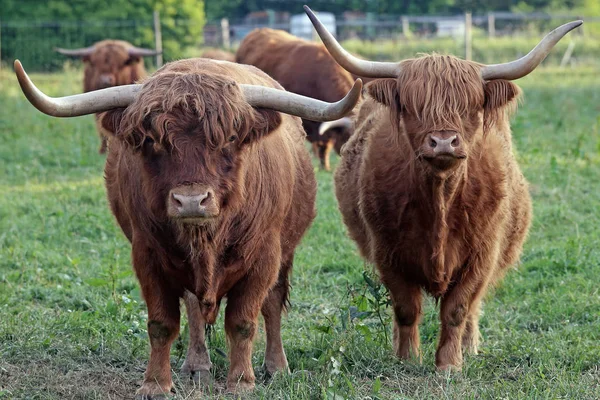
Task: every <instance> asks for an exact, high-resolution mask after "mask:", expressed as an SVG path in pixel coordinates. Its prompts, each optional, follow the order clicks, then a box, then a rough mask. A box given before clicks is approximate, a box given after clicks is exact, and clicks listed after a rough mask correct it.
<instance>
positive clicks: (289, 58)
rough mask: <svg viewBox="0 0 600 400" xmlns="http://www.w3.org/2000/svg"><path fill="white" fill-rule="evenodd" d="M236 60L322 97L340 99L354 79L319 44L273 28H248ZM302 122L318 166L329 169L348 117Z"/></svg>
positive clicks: (347, 127) (348, 123) (289, 88)
mask: <svg viewBox="0 0 600 400" xmlns="http://www.w3.org/2000/svg"><path fill="white" fill-rule="evenodd" d="M236 61H237V62H239V63H242V64H250V65H254V66H255V67H258V68H260V69H262V70H263V71H265V72H266V73H267V74H269V76H271V77H272V78H273V79H275V80H276V81H277V82H279V83H280V84H281V86H283V87H284V88H285V90H287V91H290V92H293V93H297V94H300V95H303V96H307V97H312V98H315V99H319V100H323V101H337V100H339V99H341V98H342V97H343V96H344V95H345V94H346V92H348V90H350V88H351V87H352V82H354V79H353V78H352V76H351V75H350V74H349V73H348V72H346V71H345V70H344V69H343V68H342V67H340V66H339V65H338V64H337V63H336V62H335V60H334V59H333V58H332V57H331V56H330V55H329V53H328V52H327V49H325V47H324V46H323V45H322V44H320V43H312V42H309V41H306V40H303V39H300V38H297V37H296V36H293V35H290V34H289V33H287V32H285V31H281V30H276V29H270V28H260V29H255V30H253V31H252V32H250V33H249V34H248V35H247V36H246V37H245V38H244V40H242V43H240V47H239V48H238V51H237V53H236ZM302 124H303V125H304V129H305V130H306V138H307V139H308V141H309V142H311V143H312V145H313V151H314V153H315V155H317V156H318V157H319V160H320V162H321V167H322V168H323V169H325V170H326V171H329V170H330V169H331V166H330V163H329V158H330V154H331V149H335V150H336V151H337V152H338V154H339V152H340V149H341V147H342V145H343V144H344V143H346V141H347V140H348V138H349V137H350V132H351V130H352V121H351V119H350V118H347V117H345V118H341V119H339V120H337V121H330V122H324V123H322V122H320V121H311V120H309V119H306V118H305V119H303V120H302Z"/></svg>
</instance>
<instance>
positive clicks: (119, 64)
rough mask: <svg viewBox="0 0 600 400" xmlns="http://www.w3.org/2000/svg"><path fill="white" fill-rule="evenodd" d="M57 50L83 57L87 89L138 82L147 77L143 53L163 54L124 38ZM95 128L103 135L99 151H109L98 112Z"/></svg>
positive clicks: (84, 87) (151, 54)
mask: <svg viewBox="0 0 600 400" xmlns="http://www.w3.org/2000/svg"><path fill="white" fill-rule="evenodd" d="M56 51H58V52H59V53H61V54H64V55H67V56H75V57H79V58H81V59H82V60H83V62H84V64H85V69H84V71H83V91H84V92H91V91H92V90H98V89H104V88H107V87H112V86H120V85H129V84H132V83H135V82H137V81H138V80H140V79H143V78H145V77H146V69H145V68H144V60H143V58H142V57H145V56H154V55H157V54H160V52H158V51H155V50H149V49H143V48H140V47H135V46H134V45H132V44H131V43H129V42H125V41H123V40H102V41H100V42H97V43H95V44H93V45H92V46H90V47H86V48H81V49H61V48H57V49H56ZM96 130H97V131H98V135H99V136H100V148H99V149H98V152H99V153H100V154H103V153H106V149H107V147H106V144H107V140H106V139H107V132H104V131H103V129H102V126H101V123H100V120H99V119H98V115H96Z"/></svg>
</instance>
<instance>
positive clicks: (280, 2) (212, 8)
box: [206, 0, 600, 21]
mask: <svg viewBox="0 0 600 400" xmlns="http://www.w3.org/2000/svg"><path fill="white" fill-rule="evenodd" d="M303 4H308V5H309V6H310V7H311V8H312V9H313V10H318V11H327V12H332V13H334V14H341V13H342V12H344V11H363V12H374V13H379V14H395V15H408V14H454V13H461V12H465V11H472V12H474V13H485V12H489V11H511V10H515V11H528V12H531V11H554V10H578V9H582V8H585V9H588V10H592V9H594V7H596V8H600V0H426V1H424V0H312V1H309V0H220V1H207V2H206V15H207V18H208V19H209V20H211V21H214V20H217V19H220V18H224V17H227V18H230V19H231V20H239V19H241V18H243V17H245V16H246V15H247V14H249V13H250V12H253V11H262V10H267V9H272V10H275V11H289V12H290V13H292V14H299V13H302V5H303Z"/></svg>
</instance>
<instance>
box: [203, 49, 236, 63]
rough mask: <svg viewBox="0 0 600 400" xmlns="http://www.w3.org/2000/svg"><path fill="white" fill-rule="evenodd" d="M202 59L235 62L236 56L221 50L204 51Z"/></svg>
mask: <svg viewBox="0 0 600 400" xmlns="http://www.w3.org/2000/svg"><path fill="white" fill-rule="evenodd" d="M200 57H202V58H210V59H212V60H222V61H231V62H235V54H233V53H230V52H228V51H226V50H221V49H204V50H203V51H202V54H201V55H200Z"/></svg>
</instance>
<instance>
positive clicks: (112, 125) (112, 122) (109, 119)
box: [98, 108, 125, 136]
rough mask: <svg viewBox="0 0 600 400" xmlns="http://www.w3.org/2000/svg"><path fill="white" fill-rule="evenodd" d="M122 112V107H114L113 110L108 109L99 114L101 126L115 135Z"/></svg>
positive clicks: (123, 110)
mask: <svg viewBox="0 0 600 400" xmlns="http://www.w3.org/2000/svg"><path fill="white" fill-rule="evenodd" d="M124 112H125V109H124V108H115V109H114V110H109V111H106V112H104V113H102V114H100V116H99V117H98V118H100V123H101V125H102V128H104V129H105V130H106V131H108V133H109V134H111V135H112V136H116V133H117V130H118V129H119V124H120V123H121V119H122V118H123V113H124Z"/></svg>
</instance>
